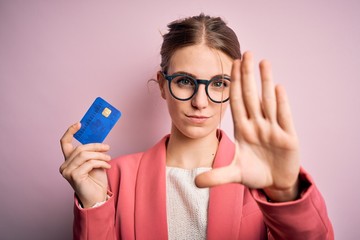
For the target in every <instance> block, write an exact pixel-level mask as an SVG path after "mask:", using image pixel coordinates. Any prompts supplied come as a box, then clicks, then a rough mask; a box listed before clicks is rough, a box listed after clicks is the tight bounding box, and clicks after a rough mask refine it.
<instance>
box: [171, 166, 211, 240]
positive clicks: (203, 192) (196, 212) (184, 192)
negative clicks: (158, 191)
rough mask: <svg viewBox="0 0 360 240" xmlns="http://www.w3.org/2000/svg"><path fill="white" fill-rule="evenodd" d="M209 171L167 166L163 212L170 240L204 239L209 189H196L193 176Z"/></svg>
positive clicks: (207, 169)
mask: <svg viewBox="0 0 360 240" xmlns="http://www.w3.org/2000/svg"><path fill="white" fill-rule="evenodd" d="M209 170H211V168H195V169H192V170H188V169H183V168H176V167H166V210H167V222H168V235H169V239H170V240H174V239H176V240H179V239H204V240H205V239H206V227H207V212H208V203H209V188H202V189H201V188H198V187H196V185H195V182H194V180H195V177H196V176H197V175H198V174H200V173H203V172H206V171H209Z"/></svg>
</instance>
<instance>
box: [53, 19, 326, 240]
mask: <svg viewBox="0 0 360 240" xmlns="http://www.w3.org/2000/svg"><path fill="white" fill-rule="evenodd" d="M168 27H169V32H168V33H167V34H165V35H164V36H163V38H164V42H163V45H162V48H161V57H162V61H161V71H159V72H158V74H157V81H158V83H159V87H160V91H161V96H162V98H163V99H164V100H165V101H166V102H167V106H168V111H169V114H170V116H171V120H172V125H171V133H170V134H169V135H167V136H165V137H164V138H163V139H161V140H160V141H159V143H157V144H156V145H155V146H154V147H152V148H151V149H149V150H147V151H146V152H143V153H137V154H132V155H128V156H122V157H120V158H117V159H114V160H112V161H110V156H108V155H107V154H106V152H107V151H108V150H109V146H108V145H105V144H87V145H83V146H79V147H76V148H75V147H73V145H72V140H73V135H74V134H75V133H76V131H78V130H79V129H80V124H79V123H77V124H75V125H73V126H71V127H70V128H69V129H68V130H67V131H66V133H65V134H64V136H63V137H62V139H61V146H62V150H63V153H64V156H65V162H64V163H63V164H62V166H61V167H60V172H61V173H62V175H63V176H64V178H65V179H67V180H68V181H69V183H70V184H71V186H72V187H73V189H74V190H75V207H74V215H75V219H74V238H76V239H135V238H136V239H168V238H169V239H332V238H333V230H332V226H331V223H330V220H329V218H328V216H327V212H326V207H325V203H324V201H323V199H322V197H321V195H320V193H319V191H318V190H317V188H316V186H315V185H314V183H313V181H312V180H311V178H310V177H309V175H308V174H307V173H306V172H305V171H304V170H303V169H302V168H301V167H300V159H299V143H298V138H297V136H296V132H295V128H294V126H293V123H292V117H291V113H290V107H289V104H288V100H287V97H286V93H285V90H284V88H283V87H281V86H279V85H277V86H275V85H274V83H273V81H272V76H271V67H270V63H269V62H267V61H265V60H264V61H261V62H260V75H261V87H262V93H261V100H259V97H258V94H257V87H256V85H255V80H254V71H253V59H252V54H251V53H250V52H246V53H244V55H243V56H241V53H240V45H239V42H238V39H237V37H236V35H235V33H234V32H233V31H232V30H231V29H230V28H229V27H228V26H226V24H225V23H224V22H223V21H222V20H221V19H220V18H212V17H209V16H205V15H203V14H201V15H199V16H195V17H190V18H186V19H182V20H178V21H174V22H172V23H170V24H169V25H168ZM240 59H241V60H240ZM230 85H231V87H230ZM229 103H230V108H231V111H232V118H233V122H234V133H235V144H234V143H232V142H231V141H230V140H229V138H228V137H227V136H226V134H225V133H224V132H223V131H221V130H219V129H218V126H219V124H220V123H221V119H222V116H223V114H224V112H225V110H226V108H227V106H228V105H229ZM198 174H200V175H198ZM195 184H196V185H195ZM197 187H200V188H197ZM208 187H213V188H208Z"/></svg>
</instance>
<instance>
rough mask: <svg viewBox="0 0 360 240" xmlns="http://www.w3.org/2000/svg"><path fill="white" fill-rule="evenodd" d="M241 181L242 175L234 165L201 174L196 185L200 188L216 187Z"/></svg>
mask: <svg viewBox="0 0 360 240" xmlns="http://www.w3.org/2000/svg"><path fill="white" fill-rule="evenodd" d="M240 181H241V175H240V173H239V172H238V171H237V170H236V168H234V167H233V166H232V165H229V166H226V167H221V168H215V169H213V170H211V171H208V172H205V173H202V174H199V175H198V176H197V177H196V178H195V184H196V186H197V187H199V188H206V187H215V186H218V185H221V184H226V183H233V182H240Z"/></svg>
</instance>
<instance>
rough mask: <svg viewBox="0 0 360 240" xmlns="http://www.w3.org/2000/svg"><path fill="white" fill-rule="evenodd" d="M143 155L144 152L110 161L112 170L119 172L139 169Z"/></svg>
mask: <svg viewBox="0 0 360 240" xmlns="http://www.w3.org/2000/svg"><path fill="white" fill-rule="evenodd" d="M143 154H144V153H143V152H138V153H132V154H127V155H123V156H119V157H117V158H115V159H113V160H111V161H110V165H111V168H112V169H114V168H115V169H118V170H120V169H122V168H137V166H138V165H139V162H140V159H141V157H142V156H143Z"/></svg>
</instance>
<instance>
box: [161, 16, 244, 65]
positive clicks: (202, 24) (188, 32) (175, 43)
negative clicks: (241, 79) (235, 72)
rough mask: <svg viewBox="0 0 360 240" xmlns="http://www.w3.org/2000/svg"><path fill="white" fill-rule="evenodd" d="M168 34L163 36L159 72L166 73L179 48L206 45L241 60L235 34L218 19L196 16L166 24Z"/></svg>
mask: <svg viewBox="0 0 360 240" xmlns="http://www.w3.org/2000/svg"><path fill="white" fill-rule="evenodd" d="M168 28H169V32H168V33H166V34H165V35H163V44H162V46H161V51H160V54H161V63H160V67H161V70H162V71H164V72H167V70H168V68H169V64H170V59H171V57H172V55H173V54H174V52H175V51H176V50H178V49H180V48H183V47H187V46H191V45H196V44H200V43H204V44H206V45H207V46H208V47H210V48H213V49H216V50H220V51H221V52H223V53H225V54H227V55H228V56H230V57H231V58H233V59H237V58H241V52H240V44H239V40H238V38H237V36H236V34H235V32H234V31H233V30H232V29H231V28H229V27H228V26H227V25H226V23H225V22H224V21H223V20H222V19H221V18H220V17H210V16H207V15H204V14H203V13H201V14H200V15H198V16H193V17H188V18H184V19H180V20H176V21H173V22H171V23H170V24H168Z"/></svg>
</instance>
